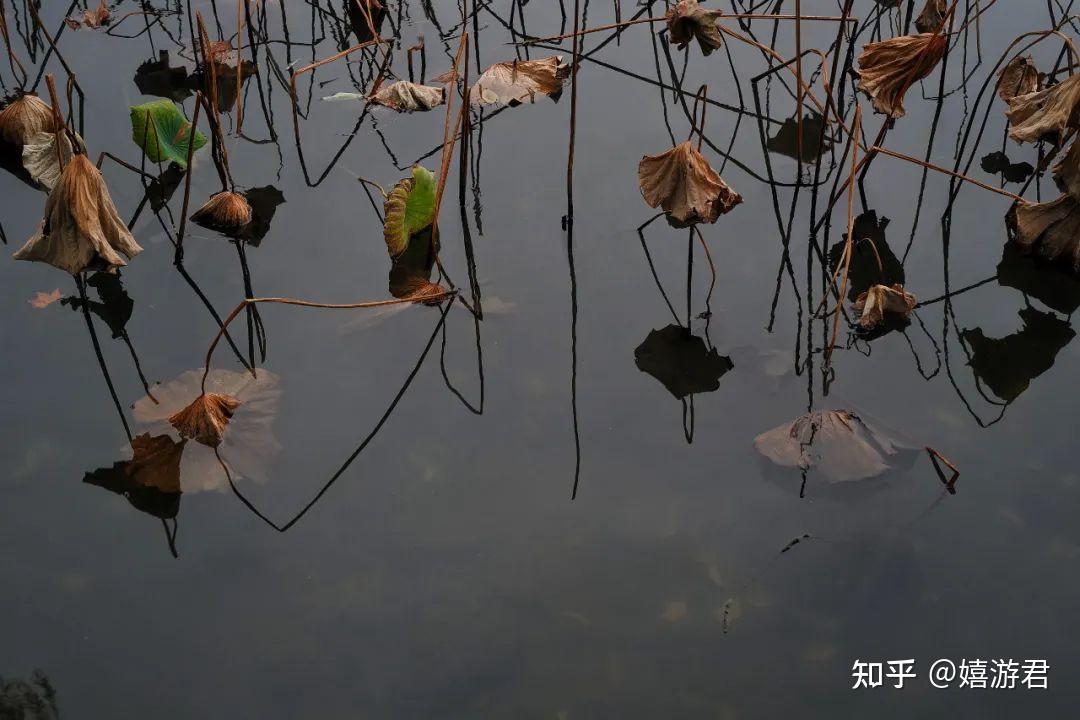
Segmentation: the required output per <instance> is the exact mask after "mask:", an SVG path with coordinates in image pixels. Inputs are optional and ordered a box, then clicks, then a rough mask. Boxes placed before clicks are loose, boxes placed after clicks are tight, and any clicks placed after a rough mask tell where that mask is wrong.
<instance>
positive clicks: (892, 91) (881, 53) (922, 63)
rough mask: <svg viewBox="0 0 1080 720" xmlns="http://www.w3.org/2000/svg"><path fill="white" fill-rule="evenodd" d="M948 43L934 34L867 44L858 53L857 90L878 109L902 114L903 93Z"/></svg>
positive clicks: (930, 67)
mask: <svg viewBox="0 0 1080 720" xmlns="http://www.w3.org/2000/svg"><path fill="white" fill-rule="evenodd" d="M948 46H949V42H948V38H946V37H945V36H944V35H939V34H934V33H921V34H919V35H901V36H900V37H894V38H892V39H889V40H884V41H882V42H876V43H869V44H867V46H866V47H865V48H863V51H862V53H861V54H860V55H859V69H858V71H857V72H858V74H859V89H860V90H862V91H863V92H864V93H866V94H867V95H868V96H869V97H870V98H871V100H873V104H874V109H875V110H877V111H878V112H880V113H884V114H885V115H888V116H889V117H891V118H899V117H903V116H904V94H905V93H906V92H907V91H908V90H909V89H910V88H911V86H912V85H914V84H915V83H917V82H918V81H919V80H922V79H923V78H924V77H926V76H927V75H929V74H930V73H931V72H932V71H933V69H934V68H935V67H937V64H938V62H939V61H940V60H941V58H942V57H943V56H944V55H945V51H946V50H947V49H948Z"/></svg>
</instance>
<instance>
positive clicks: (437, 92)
mask: <svg viewBox="0 0 1080 720" xmlns="http://www.w3.org/2000/svg"><path fill="white" fill-rule="evenodd" d="M341 94H343V93H338V95H341ZM324 99H325V98H324ZM371 101H372V102H373V103H374V104H376V105H382V106H383V107H388V108H390V109H391V110H396V111H397V112H416V111H417V110H430V109H431V108H433V107H437V106H439V105H442V104H443V103H444V102H446V88H444V87H436V86H432V85H417V84H416V83H411V82H407V81H405V80H399V81H398V82H395V83H391V84H389V85H386V86H385V87H383V88H382V89H380V90H379V91H378V92H377V93H375V94H374V95H372V96H371Z"/></svg>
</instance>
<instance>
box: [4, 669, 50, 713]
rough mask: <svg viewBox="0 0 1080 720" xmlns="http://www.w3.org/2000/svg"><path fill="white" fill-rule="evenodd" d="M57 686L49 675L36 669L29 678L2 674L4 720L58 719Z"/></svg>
mask: <svg viewBox="0 0 1080 720" xmlns="http://www.w3.org/2000/svg"><path fill="white" fill-rule="evenodd" d="M59 717H60V709H59V708H58V707H57V699H56V688H54V687H53V684H52V681H50V680H49V676H48V675H46V674H45V673H44V672H42V671H41V670H35V671H34V674H33V675H32V676H31V677H30V679H29V680H21V679H18V678H14V679H5V678H4V677H3V676H0V718H4V720H58V719H59Z"/></svg>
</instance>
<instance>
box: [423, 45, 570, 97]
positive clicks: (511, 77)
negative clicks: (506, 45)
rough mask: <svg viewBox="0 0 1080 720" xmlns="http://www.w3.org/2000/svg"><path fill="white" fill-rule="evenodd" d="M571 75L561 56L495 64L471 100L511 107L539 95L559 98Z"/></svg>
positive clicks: (480, 79) (471, 93) (485, 75)
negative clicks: (564, 84)
mask: <svg viewBox="0 0 1080 720" xmlns="http://www.w3.org/2000/svg"><path fill="white" fill-rule="evenodd" d="M568 77H570V66H569V65H568V64H567V63H566V62H564V61H563V59H562V56H559V55H555V56H552V57H549V58H544V59H543V60H511V61H510V62H501V63H495V64H494V65H492V66H491V67H489V68H488V69H487V70H485V71H484V73H483V74H482V75H481V76H480V78H479V79H478V80H477V81H476V84H475V85H473V86H472V90H470V91H469V99H470V100H471V102H473V103H474V104H477V105H510V106H515V105H521V104H524V103H533V102H536V96H537V95H547V96H548V97H550V98H552V99H556V100H557V99H558V97H559V94H560V93H562V88H563V83H564V82H565V81H566V79H567V78H568ZM446 81H447V76H446V75H443V76H440V78H439V82H446Z"/></svg>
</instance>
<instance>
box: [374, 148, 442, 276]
mask: <svg viewBox="0 0 1080 720" xmlns="http://www.w3.org/2000/svg"><path fill="white" fill-rule="evenodd" d="M383 215H384V217H385V218H386V219H385V221H384V224H383V238H384V239H385V240H386V249H387V251H388V252H389V253H390V257H392V258H393V257H397V256H399V255H401V254H402V253H403V252H405V250H406V249H407V248H408V246H409V239H410V238H412V236H413V235H415V234H416V233H418V232H420V231H421V230H424V229H426V228H429V227H431V224H432V223H433V222H434V221H435V176H434V175H432V173H431V171H430V170H428V169H427V168H425V167H423V166H421V165H414V166H413V169H412V177H410V178H405V179H404V180H400V181H398V183H397V185H395V186H394V189H393V190H391V191H390V192H389V193H388V194H387V196H386V201H385V202H384V203H383Z"/></svg>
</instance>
